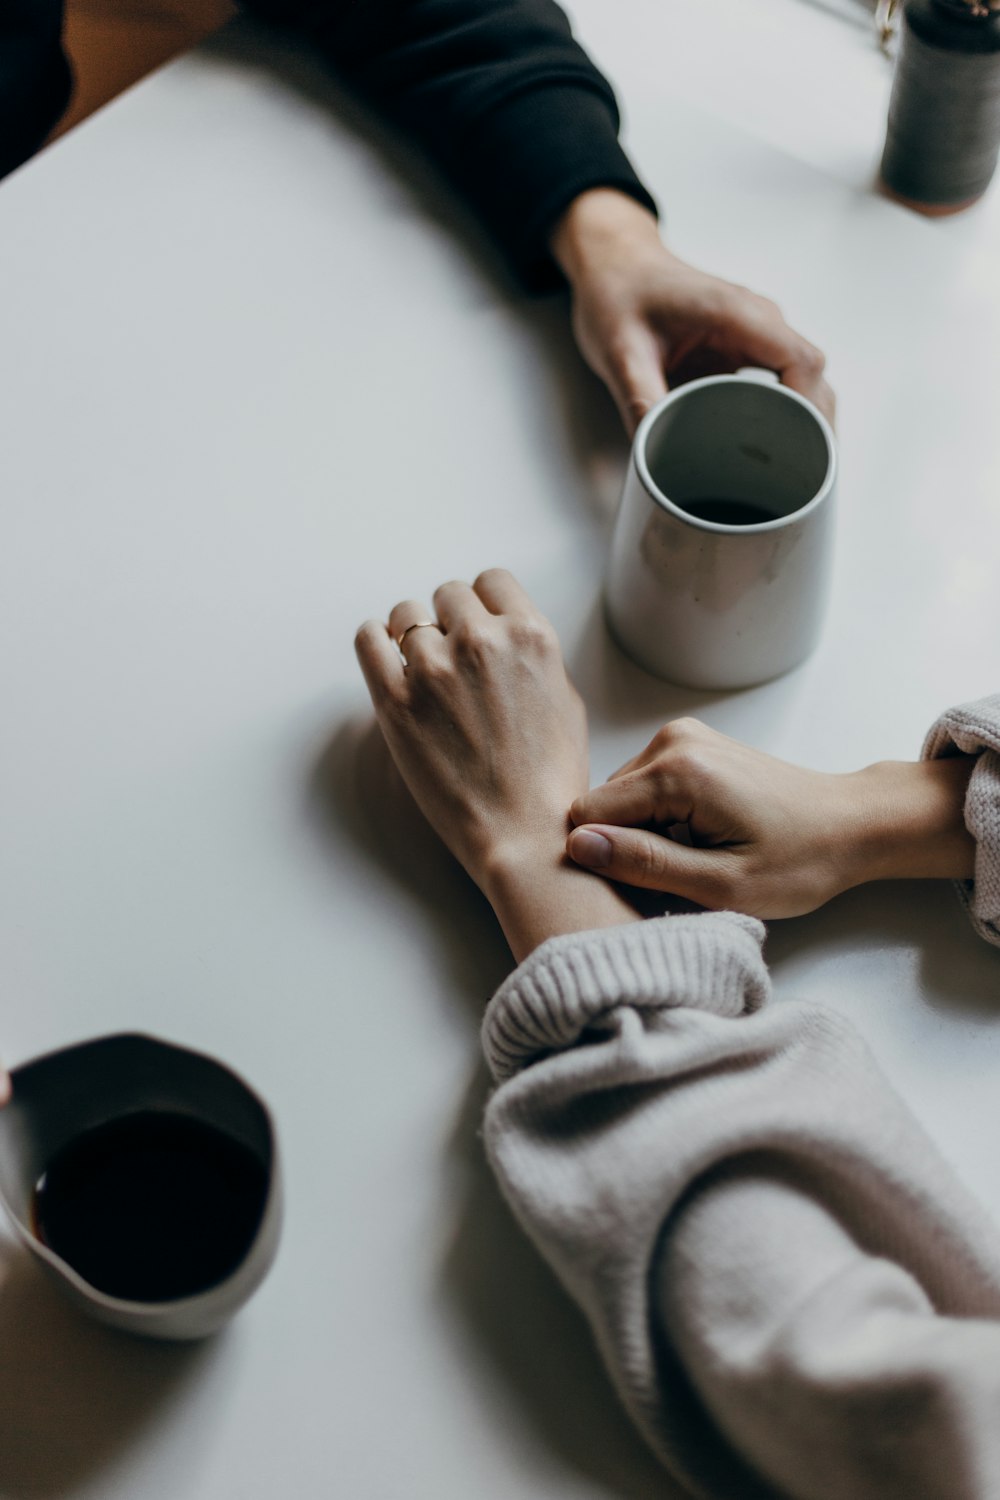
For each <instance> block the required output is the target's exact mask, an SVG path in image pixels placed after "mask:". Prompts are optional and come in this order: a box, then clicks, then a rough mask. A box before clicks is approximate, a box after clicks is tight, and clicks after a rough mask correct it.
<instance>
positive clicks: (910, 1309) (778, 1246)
mask: <svg viewBox="0 0 1000 1500" xmlns="http://www.w3.org/2000/svg"><path fill="white" fill-rule="evenodd" d="M956 748H957V749H960V750H962V751H966V752H973V753H978V754H979V760H978V763H977V765H976V767H975V769H974V771H973V775H972V778H971V781H970V784H969V792H968V798H967V803H966V819H967V822H968V825H969V828H970V830H971V831H972V832H973V834H974V835H975V837H976V839H977V856H976V878H975V881H974V882H969V883H968V885H967V886H964V885H963V887H962V893H963V898H964V899H965V901H966V903H967V905H968V906H969V909H970V912H971V915H972V919H973V922H974V923H975V925H976V928H977V930H978V931H979V932H980V933H981V934H982V935H983V936H984V937H986V938H987V939H988V940H989V941H991V942H994V943H1000V696H996V697H993V698H989V699H984V700H983V701H981V702H979V703H977V704H973V705H968V706H965V707H962V708H958V709H953V710H952V711H950V712H949V713H947V714H944V715H943V716H942V717H941V719H939V720H938V722H937V724H936V725H935V726H934V728H933V729H932V731H931V733H930V735H929V736H928V739H927V743H926V745H925V747H924V753H925V755H928V756H938V755H942V754H948V753H954V751H955V749H956ZM763 933H764V929H763V928H762V926H761V925H760V923H759V922H756V921H754V920H752V919H751V918H749V917H741V916H737V915H734V914H732V913H720V914H708V913H706V914H704V915H700V916H685V917H663V918H658V919H656V920H652V921H649V922H645V923H642V924H636V925H634V926H627V927H613V928H607V929H604V930H600V931H596V932H589V933H583V934H578V935H574V936H570V937H562V938H554V939H552V940H551V941H549V942H548V943H545V944H544V945H543V946H542V947H541V948H539V949H537V950H536V952H535V953H533V954H532V955H531V956H530V958H529V959H528V960H527V961H526V962H525V963H524V964H522V965H521V967H520V968H519V969H518V970H517V971H516V972H515V973H514V974H513V975H511V977H510V978H509V979H508V980H507V981H506V982H505V983H504V984H503V985H502V986H501V988H500V989H499V990H498V991H497V993H496V995H495V996H494V997H493V1000H492V1001H491V1003H490V1006H489V1008H488V1010H487V1013H486V1018H485V1022H484V1027H483V1041H484V1046H485V1050H486V1055H487V1059H488V1061H489V1064H490V1067H491V1069H492V1071H493V1074H494V1076H495V1078H496V1079H497V1081H498V1084H499V1087H498V1088H497V1089H496V1091H495V1093H494V1094H493V1096H492V1099H491V1101H490V1104H489V1106H488V1108H487V1113H486V1126H485V1134H486V1142H487V1148H488V1151H489V1155H490V1159H491V1161H492V1163H493V1166H494V1168H495V1170H496V1172H497V1175H498V1177H499V1179H500V1182H501V1184H502V1186H503V1189H504V1191H505V1193H506V1195H507V1197H508V1199H509V1201H510V1203H511V1205H512V1207H513V1209H514V1212H515V1213H516V1214H517V1216H518V1218H519V1219H520V1221H521V1223H522V1224H523V1225H524V1228H525V1229H526V1230H527V1232H528V1234H529V1235H530V1236H531V1238H532V1239H533V1240H534V1242H535V1244H536V1245H537V1246H538V1248H539V1250H540V1251H541V1252H542V1254H543V1255H544V1256H545V1257H546V1258H547V1259H548V1260H549V1262H550V1263H551V1264H552V1266H553V1267H554V1269H555V1270H556V1272H557V1273H558V1275H559V1276H560V1278H561V1279H562V1281H563V1282H564V1284H565V1285H566V1287H567V1288H568V1289H569V1291H570V1292H571V1293H572V1295H573V1296H574V1297H575V1298H576V1299H577V1301H578V1302H579V1303H580V1305H581V1306H582V1307H583V1309H584V1311H585V1312H586V1314H587V1316H588V1318H589V1319H590V1322H591V1324H592V1325H593V1328H594V1331H595V1333H596V1336H597V1339H598V1342H599V1344H600V1347H601V1350H602V1352H603V1354H604V1358H605V1360H606V1361H607V1364H608V1367H609V1369H610V1370H611V1373H612V1375H613V1377H614V1380H615V1382H616V1384H617V1386H618V1389H619V1391H620V1393H621V1396H622V1398H623V1400H624V1402H625V1404H626V1406H627V1407H628V1409H629V1411H630V1412H631V1413H632V1415H633V1417H634V1418H635V1420H636V1422H637V1423H638V1424H639V1426H640V1427H641V1428H642V1430H643V1432H644V1433H645V1434H646V1436H647V1438H648V1439H649V1441H650V1442H651V1443H652V1444H653V1446H654V1447H655V1448H656V1450H657V1451H658V1453H659V1454H660V1455H661V1457H662V1459H663V1461H664V1463H665V1464H666V1466H667V1467H668V1469H670V1470H671V1472H672V1473H673V1474H674V1475H675V1476H677V1477H678V1478H680V1479H681V1480H682V1481H683V1482H684V1483H685V1484H686V1485H687V1487H688V1488H689V1489H690V1490H691V1491H692V1492H693V1493H694V1494H696V1495H703V1496H711V1497H713V1500H758V1497H764V1496H767V1497H778V1496H783V1497H796V1500H1000V1235H998V1233H997V1230H996V1227H995V1226H994V1224H993V1223H992V1222H991V1221H990V1220H989V1219H988V1218H987V1217H986V1215H985V1214H984V1213H983V1211H982V1210H981V1209H980V1208H979V1207H978V1206H977V1204H976V1203H975V1201H974V1200H973V1199H972V1198H971V1197H970V1196H969V1195H968V1194H967V1193H966V1191H965V1190H964V1189H963V1188H962V1187H961V1186H960V1184H959V1183H958V1182H957V1181H956V1179H955V1178H954V1176H953V1175H952V1173H951V1171H950V1170H949V1168H948V1167H947V1166H946V1164H945V1163H944V1161H943V1160H942V1158H941V1157H940V1156H939V1154H938V1152H937V1151H936V1149H935V1148H934V1146H933V1145H932V1143H931V1142H930V1141H929V1140H928V1138H927V1137H926V1136H925V1135H924V1133H923V1131H922V1130H921V1128H920V1126H919V1125H918V1124H917V1122H916V1120H914V1119H913V1117H912V1116H911V1115H910V1114H909V1112H908V1111H907V1109H906V1108H905V1107H904V1105H903V1104H902V1103H901V1101H900V1100H899V1099H898V1098H897V1097H896V1096H895V1095H894V1094H893V1092H892V1091H891V1089H890V1088H889V1086H888V1085H887V1083H886V1082H885V1080H884V1079H883V1078H882V1076H881V1075H880V1073H879V1071H878V1069H877V1067H876V1065H875V1063H874V1062H873V1060H872V1058H871V1056H870V1055H869V1053H868V1051H867V1049H866V1047H865V1045H864V1044H863V1042H862V1041H861V1040H860V1038H859V1037H858V1035H857V1034H856V1033H855V1032H854V1031H853V1030H852V1028H851V1027H850V1026H849V1025H848V1023H847V1022H846V1021H844V1020H843V1019H841V1018H840V1017H839V1016H838V1015H834V1014H831V1013H830V1012H828V1011H825V1010H822V1009H820V1008H818V1007H815V1006H810V1005H798V1004H783V1005H781V1006H775V1007H769V1006H768V1004H767V1001H768V996H769V982H768V976H767V971H766V969H765V967H764V964H763V961H762V959H761V953H760V945H761V940H762V938H763Z"/></svg>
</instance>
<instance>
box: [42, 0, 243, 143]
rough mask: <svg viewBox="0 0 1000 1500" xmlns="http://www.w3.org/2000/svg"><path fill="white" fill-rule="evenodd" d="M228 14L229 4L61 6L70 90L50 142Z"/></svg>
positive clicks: (135, 1) (118, 1) (168, 0)
mask: <svg viewBox="0 0 1000 1500" xmlns="http://www.w3.org/2000/svg"><path fill="white" fill-rule="evenodd" d="M233 13H234V6H233V5H232V4H231V3H230V0H159V3H155V0H67V4H66V27H65V32H64V38H65V45H66V51H67V53H68V55H69V59H70V62H71V64H72V66H73V73H74V76H75V79H76V86H75V88H74V92H73V98H72V99H71V101H70V106H69V109H68V110H67V111H66V114H65V115H64V116H63V118H62V119H61V120H60V122H59V124H58V125H57V126H56V128H55V130H54V131H53V132H52V138H53V139H54V138H55V137H56V136H59V135H62V134H63V133H64V132H65V131H67V130H69V129H71V128H72V126H74V125H77V124H79V122H80V121H81V120H85V119H86V118H87V116H88V115H90V114H93V112H94V110H95V109H99V108H100V106H101V105H102V104H106V103H107V102H108V100H109V99H113V98H114V97H115V96H116V95H117V94H120V93H122V92H123V91H124V90H125V89H127V88H129V87H130V85H131V84H133V83H137V82H138V80H139V79H140V78H144V77H145V76H146V74H147V73H151V72H152V71H153V70H154V68H158V67H160V66H161V65H162V64H163V63H165V62H168V61H169V60H170V58H172V57H176V56H177V55H178V53H180V52H185V51H187V49H188V48H189V47H193V46H195V45H196V43H198V42H200V41H201V39H202V38H203V37H206V36H208V35H209V34H210V33H211V32H213V31H216V30H217V29H218V28H219V27H220V26H221V25H223V23H224V22H225V21H227V20H228V19H229V17H230V16H231V15H232V14H233Z"/></svg>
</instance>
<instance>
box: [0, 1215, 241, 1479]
mask: <svg viewBox="0 0 1000 1500" xmlns="http://www.w3.org/2000/svg"><path fill="white" fill-rule="evenodd" d="M217 1347H218V1344H217V1341H215V1340H212V1341H209V1342H208V1343H205V1344H157V1343H153V1342H152V1341H147V1340H140V1339H134V1338H129V1337H128V1336H127V1335H125V1334H119V1333H115V1332H114V1331H113V1330H111V1329H108V1328H102V1327H100V1326H99V1325H98V1324H96V1323H93V1322H91V1321H90V1320H89V1319H87V1318H85V1317H83V1316H81V1315H80V1314H79V1313H78V1312H77V1311H76V1310H75V1309H74V1308H72V1307H71V1306H70V1305H69V1304H68V1303H67V1302H65V1301H64V1300H63V1298H62V1297H61V1296H60V1295H59V1293H58V1292H57V1291H56V1289H55V1288H54V1287H53V1286H52V1285H51V1283H50V1282H49V1280H48V1279H47V1277H46V1276H45V1275H44V1274H43V1273H42V1272H41V1271H40V1270H39V1268H38V1267H37V1266H36V1265H35V1263H34V1262H33V1260H32V1259H31V1257H30V1256H29V1255H28V1254H27V1252H26V1251H24V1250H22V1249H21V1248H20V1247H19V1246H17V1245H15V1244H14V1243H13V1241H10V1240H6V1239H0V1493H2V1494H3V1495H4V1496H6V1497H10V1500H34V1497H39V1500H42V1497H47V1496H61V1495H71V1494H72V1493H73V1492H74V1491H75V1490H76V1489H77V1488H78V1487H79V1486H80V1485H82V1484H84V1483H85V1482H86V1481H87V1480H89V1479H92V1478H93V1476H94V1475H95V1474H97V1473H99V1472H100V1471H101V1470H102V1469H104V1468H106V1467H108V1466H109V1465H112V1464H114V1463H115V1462H116V1461H118V1460H120V1459H121V1457H122V1454H123V1452H124V1450H126V1449H127V1448H128V1447H129V1446H130V1445H131V1444H133V1443H135V1442H136V1441H137V1440H138V1439H139V1437H140V1435H141V1434H142V1432H143V1431H144V1429H146V1428H148V1427H149V1425H150V1424H151V1423H152V1422H153V1421H154V1420H156V1418H157V1417H158V1416H161V1415H162V1412H163V1409H164V1408H165V1407H166V1406H168V1405H169V1404H170V1403H171V1401H173V1400H175V1399H176V1398H177V1397H178V1396H179V1395H180V1393H181V1390H182V1389H183V1388H184V1387H185V1386H186V1385H187V1384H188V1383H189V1382H190V1380H191V1379H192V1378H193V1376H194V1374H195V1372H196V1371H197V1370H199V1369H202V1368H204V1367H205V1365H206V1364H207V1363H208V1362H209V1361H211V1360H212V1359H213V1357H214V1351H215V1350H216V1349H217Z"/></svg>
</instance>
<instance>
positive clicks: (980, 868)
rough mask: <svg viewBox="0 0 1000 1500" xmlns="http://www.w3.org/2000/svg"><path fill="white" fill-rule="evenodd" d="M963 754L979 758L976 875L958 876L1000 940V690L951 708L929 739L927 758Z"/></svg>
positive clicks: (972, 908)
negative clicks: (970, 878)
mask: <svg viewBox="0 0 1000 1500" xmlns="http://www.w3.org/2000/svg"><path fill="white" fill-rule="evenodd" d="M959 754H961V755H975V756H978V759H977V761H976V764H975V766H974V767H973V771H972V776H971V778H970V781H969V790H968V794H967V796H966V799H965V823H966V827H967V828H968V830H969V832H970V833H971V834H972V836H973V838H974V839H975V841H976V877H975V880H962V881H958V882H957V884H958V892H959V895H960V896H961V898H962V901H963V903H964V905H965V907H966V909H967V911H968V913H969V916H970V917H971V918H972V924H973V926H974V927H975V929H976V931H977V932H978V933H979V936H980V937H983V938H985V939H986V941H987V942H988V943H1000V693H994V694H993V695H992V696H991V697H989V698H979V699H977V701H976V702H975V703H961V704H959V706H958V707H957V708H949V709H948V711H947V712H946V713H943V714H942V715H941V717H940V718H939V719H938V720H937V722H936V723H935V724H934V726H933V728H932V729H931V730H930V732H929V734H928V735H927V738H926V739H925V740H924V750H923V756H924V759H925V760H938V759H939V758H940V757H941V756H943V755H959Z"/></svg>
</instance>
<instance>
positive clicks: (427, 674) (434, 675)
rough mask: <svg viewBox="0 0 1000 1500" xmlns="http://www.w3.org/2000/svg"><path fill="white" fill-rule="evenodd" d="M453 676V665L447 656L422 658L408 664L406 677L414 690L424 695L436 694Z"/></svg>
mask: <svg viewBox="0 0 1000 1500" xmlns="http://www.w3.org/2000/svg"><path fill="white" fill-rule="evenodd" d="M451 675H452V669H451V663H450V661H449V660H448V658H447V657H446V656H439V655H437V654H435V655H433V656H425V657H420V658H419V659H418V660H416V661H412V662H410V663H409V664H408V666H407V669H406V676H407V679H408V681H409V682H410V683H411V684H412V687H413V688H414V690H416V691H418V692H422V693H425V694H427V693H436V692H438V691H439V690H440V689H441V688H442V687H443V686H444V684H445V683H447V682H448V681H449V680H450V678H451Z"/></svg>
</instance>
